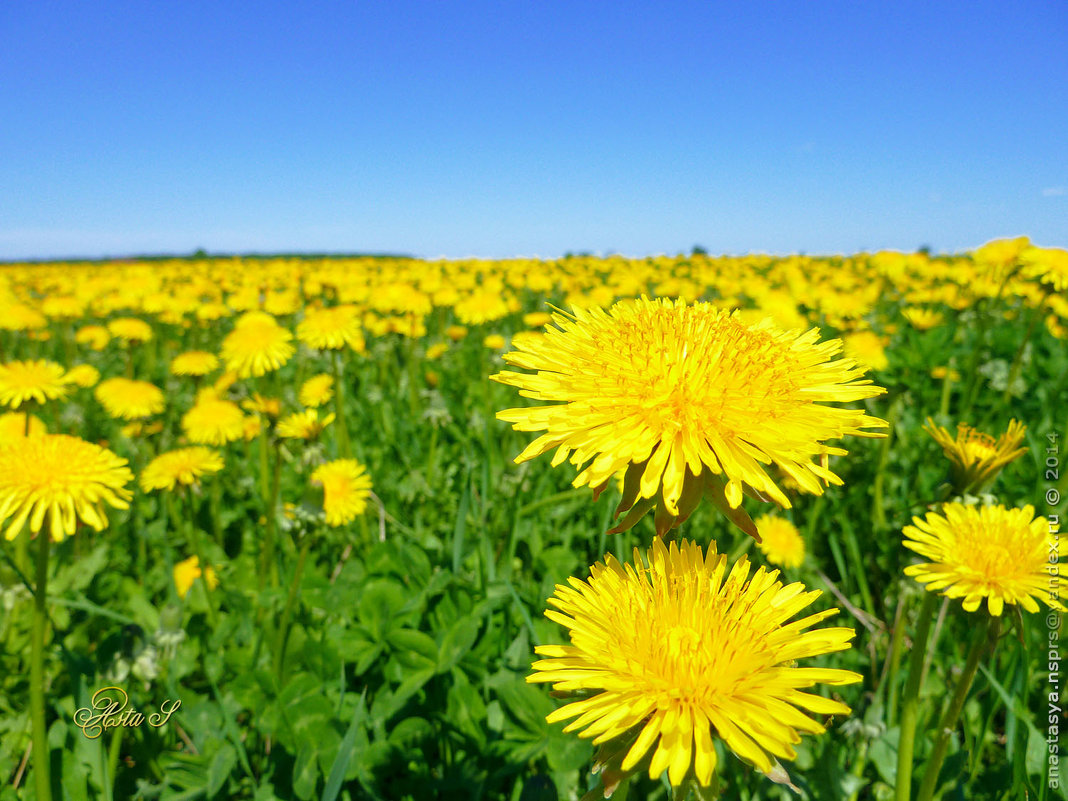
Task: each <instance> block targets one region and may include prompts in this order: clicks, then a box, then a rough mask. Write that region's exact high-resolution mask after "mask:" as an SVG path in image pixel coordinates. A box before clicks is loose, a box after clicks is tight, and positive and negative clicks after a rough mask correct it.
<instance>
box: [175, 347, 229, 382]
mask: <svg viewBox="0 0 1068 801" xmlns="http://www.w3.org/2000/svg"><path fill="white" fill-rule="evenodd" d="M218 366H219V357H218V356H216V355H215V354H214V353H208V352H207V351H205V350H189V351H186V352H185V353H179V354H178V355H177V356H175V357H174V358H173V359H171V372H172V373H173V374H174V375H193V376H203V375H207V374H208V373H210V372H211V371H212V370H214V369H215V368H216V367H218Z"/></svg>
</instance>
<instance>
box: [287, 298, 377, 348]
mask: <svg viewBox="0 0 1068 801" xmlns="http://www.w3.org/2000/svg"><path fill="white" fill-rule="evenodd" d="M297 339H299V340H300V341H301V342H303V343H304V344H305V345H307V346H308V347H310V348H316V349H317V350H327V349H333V350H337V349H340V348H344V347H345V346H346V345H348V346H349V347H351V348H353V349H354V350H356V351H360V350H362V349H363V327H362V325H361V322H360V310H359V309H358V308H357V307H356V306H351V305H346V306H332V307H330V308H326V309H311V308H310V309H308V310H307V311H306V312H305V314H304V319H303V320H302V321H301V322H300V324H299V325H298V326H297Z"/></svg>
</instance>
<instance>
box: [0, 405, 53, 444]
mask: <svg viewBox="0 0 1068 801" xmlns="http://www.w3.org/2000/svg"><path fill="white" fill-rule="evenodd" d="M27 419H28V420H29V431H27V430H26V428H27ZM47 430H48V429H47V428H46V427H45V424H44V423H43V422H42V421H41V418H39V417H37V416H36V415H32V414H31V415H27V413H26V412H4V414H0V446H2V445H5V444H7V443H10V442H14V441H15V440H21V439H23V438H24V437H25V436H26V435H27V434H29V436H31V437H36V436H40V435H41V434H44V433H45V432H47Z"/></svg>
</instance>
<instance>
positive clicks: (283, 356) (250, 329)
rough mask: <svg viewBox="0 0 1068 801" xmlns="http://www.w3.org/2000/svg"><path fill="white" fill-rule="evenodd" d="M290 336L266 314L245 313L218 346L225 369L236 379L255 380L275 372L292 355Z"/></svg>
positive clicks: (292, 348)
mask: <svg viewBox="0 0 1068 801" xmlns="http://www.w3.org/2000/svg"><path fill="white" fill-rule="evenodd" d="M292 340H293V334H292V333H290V332H289V331H288V330H286V329H285V328H282V326H280V325H278V323H277V322H275V319H274V318H273V317H272V316H271V315H269V314H267V313H266V312H260V311H251V312H246V313H245V314H243V315H242V316H241V317H239V318H238V320H237V323H236V324H235V325H234V330H233V331H231V332H230V333H229V334H227V335H226V338H225V339H224V340H223V342H222V357H223V359H224V360H225V361H226V369H227V370H233V371H234V372H236V373H237V375H238V377H239V378H249V377H250V376H256V377H259V376H261V375H264V374H266V373H269V372H272V371H274V370H277V369H278V368H279V367H281V366H282V365H283V364H285V363H286V362H288V361H289V359H290V357H291V356H292V355H293V353H294V352H295V349H294V347H293V344H292Z"/></svg>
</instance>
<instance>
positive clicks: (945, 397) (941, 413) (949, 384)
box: [938, 359, 953, 421]
mask: <svg viewBox="0 0 1068 801" xmlns="http://www.w3.org/2000/svg"><path fill="white" fill-rule="evenodd" d="M952 388H953V359H950V360H949V365H948V366H947V367H946V377H945V378H944V379H942V397H941V399H939V401H938V419H939V421H942V420H944V419H945V418H946V417H947V416H948V415H949V399H950V396H951V395H952V392H951V390H952Z"/></svg>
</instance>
